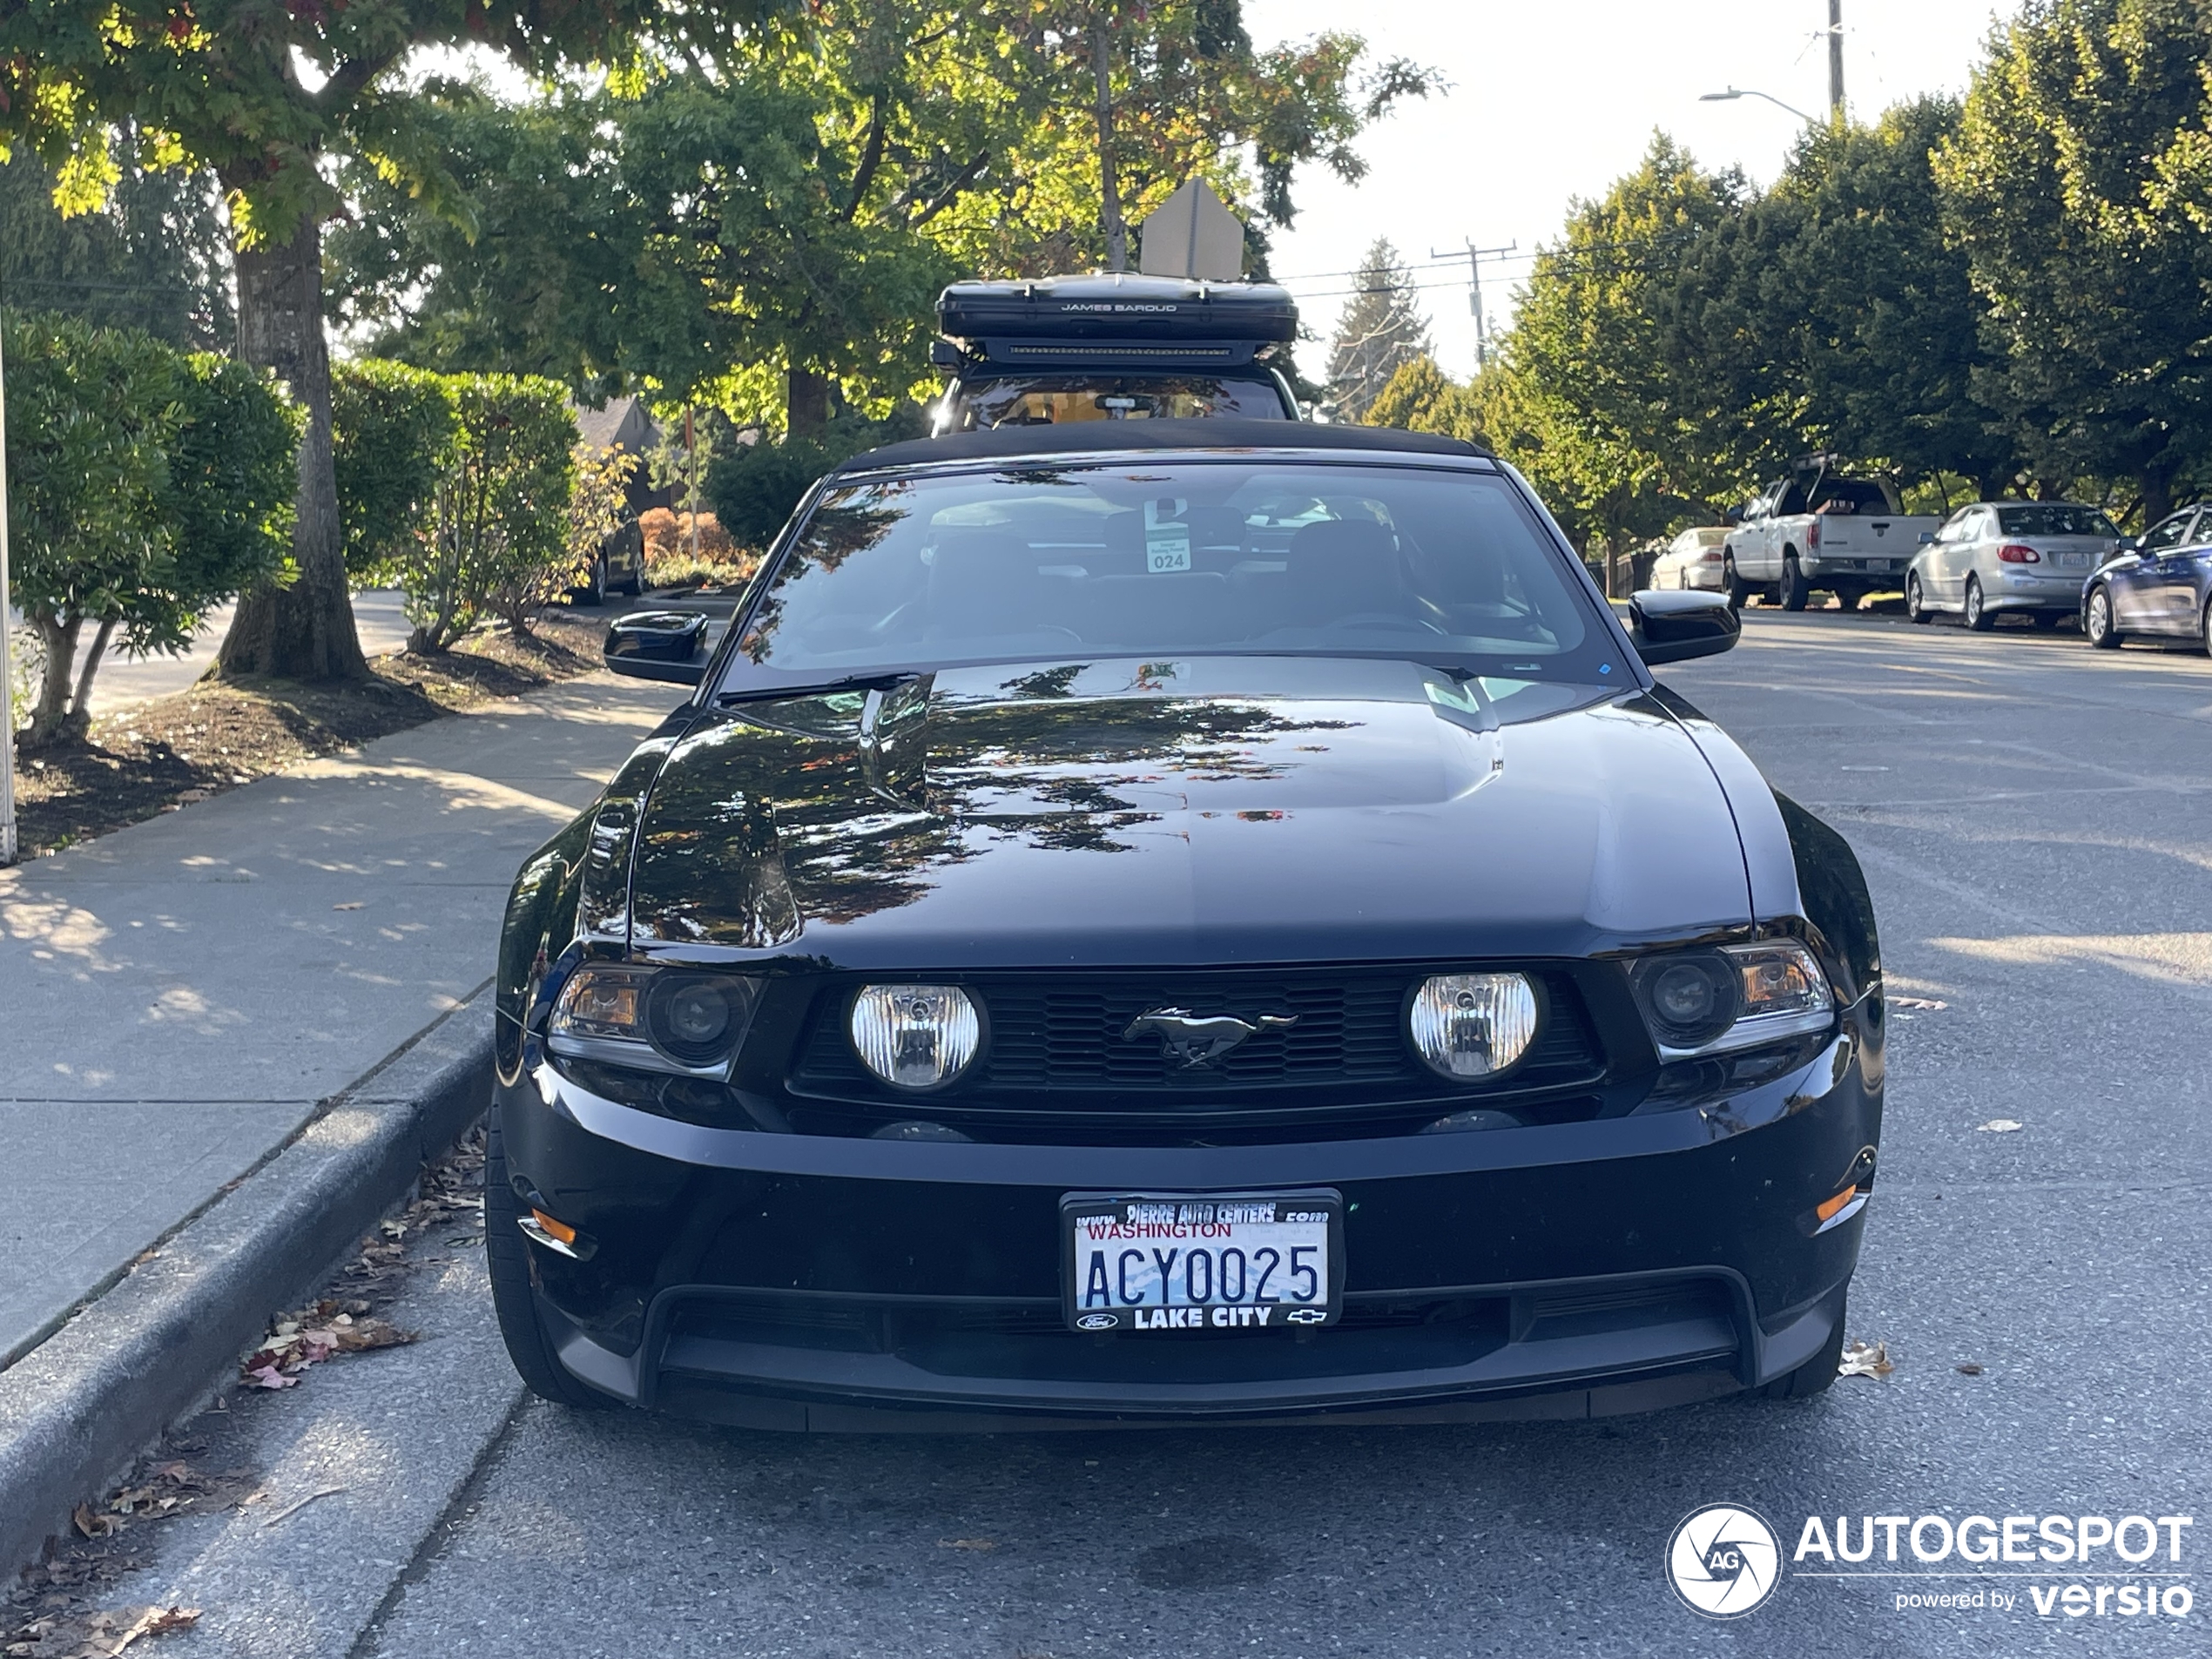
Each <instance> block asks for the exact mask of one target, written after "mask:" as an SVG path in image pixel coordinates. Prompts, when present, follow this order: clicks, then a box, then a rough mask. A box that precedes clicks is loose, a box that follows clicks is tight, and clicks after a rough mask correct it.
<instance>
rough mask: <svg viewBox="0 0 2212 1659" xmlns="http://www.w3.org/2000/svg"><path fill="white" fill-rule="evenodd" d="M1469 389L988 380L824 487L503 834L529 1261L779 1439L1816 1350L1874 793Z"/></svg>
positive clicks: (1837, 1297)
mask: <svg viewBox="0 0 2212 1659" xmlns="http://www.w3.org/2000/svg"><path fill="white" fill-rule="evenodd" d="M1736 627H1737V623H1736V619H1735V617H1733V615H1732V614H1731V613H1730V611H1729V610H1728V609H1727V604H1726V601H1725V599H1724V598H1723V597H1721V596H1719V595H1708V594H1700V593H1691V592H1683V593H1665V594H1659V593H1653V594H1645V595H1641V596H1639V597H1638V599H1637V602H1636V604H1635V605H1634V606H1633V607H1631V610H1630V613H1629V625H1628V626H1626V627H1623V626H1622V624H1621V622H1620V621H1619V620H1617V619H1616V617H1615V614H1614V612H1613V610H1611V609H1610V608H1609V607H1608V605H1607V604H1606V603H1605V602H1604V601H1603V599H1602V598H1601V597H1600V596H1599V595H1598V593H1597V592H1596V591H1595V589H1594V588H1593V587H1592V585H1591V583H1590V582H1589V580H1588V577H1587V576H1586V575H1585V574H1584V572H1583V570H1582V567H1581V564H1580V563H1579V562H1578V561H1577V559H1576V558H1575V554H1574V552H1573V550H1571V548H1570V547H1569V546H1568V543H1567V542H1566V540H1565V538H1564V537H1563V536H1561V533H1560V531H1559V529H1558V528H1557V526H1556V525H1554V523H1553V522H1552V521H1551V519H1550V518H1549V517H1548V515H1547V514H1546V513H1545V512H1544V510H1543V509H1542V507H1541V505H1540V504H1539V502H1537V501H1536V499H1535V498H1534V496H1533V495H1532V494H1531V493H1530V491H1529V489H1528V488H1527V485H1526V484H1525V483H1524V482H1522V481H1521V479H1520V478H1519V477H1518V476H1517V475H1515V474H1514V472H1513V471H1512V470H1511V469H1509V468H1507V467H1505V466H1502V465H1501V464H1500V463H1499V462H1497V461H1495V460H1494V459H1493V458H1492V457H1490V456H1489V455H1486V454H1484V453H1483V452H1481V451H1480V450H1479V449H1477V448H1474V447H1472V446H1470V445H1467V444H1465V443H1460V442H1454V441H1452V440H1448V439H1443V438H1436V437H1426V436H1418V435H1409V434H1406V433H1399V432H1385V431H1377V430H1372V429H1364V428H1357V429H1354V428H1326V427H1293V426H1291V425H1289V424H1288V423H1285V422H1279V421H1277V422H1262V421H1236V420H1233V419H1222V418H1215V419H1209V420H1204V421H1148V422H1142V423H1135V424H1123V423H1114V424H1110V425H1109V424H1105V423H1093V424H1086V425H1084V426H1081V427H1077V428H1068V429H1061V430H1055V429H1054V428H1008V429H1001V430H999V431H996V432H984V433H976V434H971V435H962V436H955V437H951V438H947V439H941V440H930V441H925V442H917V443H911V444H901V445H897V446H894V447H893V448H887V449H881V450H878V451H875V452H874V453H873V454H870V455H862V456H860V457H859V458H858V459H856V460H853V461H852V462H847V463H846V465H844V466H843V467H841V468H840V469H838V470H837V471H836V472H834V473H833V474H832V475H830V476H829V477H827V478H826V479H825V480H823V481H822V482H821V483H820V484H819V486H818V487H817V488H816V489H815V490H814V491H813V494H812V495H811V496H809V497H808V499H807V501H806V502H805V504H804V505H803V506H802V507H801V509H800V510H799V513H798V514H797V515H796V516H795V517H794V518H793V520H792V524H791V525H790V527H789V528H788V529H786V531H785V533H784V535H783V536H782V537H781V538H780V540H779V543H778V544H777V545H776V547H775V548H774V549H773V550H772V553H771V554H770V556H769V557H768V559H767V561H766V562H765V564H764V566H763V568H762V570H761V573H760V576H759V578H758V579H757V580H756V582H755V583H753V586H752V590H751V592H750V593H749V594H748V595H747V597H746V598H745V601H744V603H743V604H742V605H741V606H740V608H739V610H738V614H737V616H736V617H735V618H734V619H733V621H732V624H731V626H730V629H729V631H728V632H727V634H726V635H725V637H724V638H723V639H722V641H721V643H720V644H719V645H718V647H717V648H716V649H715V650H714V651H712V652H711V658H709V657H708V655H707V653H706V652H705V651H704V649H703V644H702V630H703V628H704V624H703V623H702V622H701V621H700V619H699V618H697V617H678V616H671V615H668V614H665V613H662V614H658V615H647V616H644V617H637V618H626V619H624V621H623V622H621V623H618V624H617V625H616V627H615V629H614V630H613V631H612V633H611V634H610V640H609V661H610V664H611V665H613V666H615V667H617V668H621V669H624V670H625V671H629V672H631V673H636V674H642V675H644V676H647V677H650V678H662V679H670V680H678V681H683V682H686V683H691V684H694V685H696V687H697V689H696V691H695V692H694V693H693V694H692V695H691V698H689V699H688V700H687V701H685V703H684V705H682V706H681V707H680V708H678V710H677V711H675V712H674V713H672V714H671V715H670V716H669V718H668V719H667V720H666V721H665V722H664V724H663V725H661V727H660V728H659V729H658V731H657V732H655V733H654V734H653V735H652V737H651V738H649V739H648V740H647V741H646V742H644V744H643V745H640V746H639V748H638V749H637V752H636V753H635V754H634V755H633V756H632V757H631V759H630V761H629V762H628V764H627V765H624V767H623V768H622V770H621V772H620V773H619V774H618V775H617V777H616V779H614V781H613V782H612V783H611V784H610V785H609V786H608V787H607V790H606V792H605V793H604V795H603V796H602V797H601V798H600V799H599V800H598V801H597V803H596V804H595V805H594V806H592V807H591V808H590V810H588V811H587V812H586V813H584V814H583V816H582V817H580V818H578V819H577V820H576V821H575V822H574V823H573V824H571V825H570V826H569V827H568V828H567V829H565V830H563V832H562V833H560V834H559V835H557V836H556V837H555V838H554V839H553V840H551V841H550V842H549V843H548V844H547V845H546V846H545V847H544V848H543V850H542V851H540V852H539V853H537V854H536V856H534V857H533V858H532V859H531V860H529V864H528V865H527V866H526V867H524V869H523V873H522V876H521V878H520V880H518V881H517V883H516V887H515V892H514V896H513V899H512V901H511V903H510V905H509V910H508V914H507V920H506V925H505V932H504V936H503V938H502V942H501V948H500V961H499V971H498V988H497V995H498V1022H497V1023H498V1036H497V1063H498V1085H497V1099H496V1109H495V1112H494V1115H493V1118H492V1124H493V1127H492V1130H491V1142H490V1149H491V1150H490V1159H489V1171H488V1184H487V1212H488V1217H489V1240H490V1246H491V1248H490V1261H491V1268H492V1277H493V1287H494V1292H495V1297H496V1302H497V1305H498V1312H499V1318H500V1322H501V1325H502V1329H503V1331H504V1332H505V1334H506V1339H507V1342H508V1345H509V1351H510V1352H511V1353H512V1355H513V1357H514V1359H515V1363H516V1366H518V1367H519V1369H520V1370H521V1372H522V1374H523V1377H524V1379H526V1380H527V1381H528V1383H529V1386H531V1387H532V1388H533V1389H535V1390H536V1392H537V1393H540V1394H543V1395H545V1396H548V1397H550V1398H551V1399H557V1400H564V1401H568V1402H570V1403H571V1404H574V1405H578V1406H583V1405H599V1404H606V1403H610V1402H625V1403H630V1404H634V1405H639V1406H649V1407H658V1408H661V1409H664V1410H671V1411H677V1412H681V1413H686V1414H690V1415H694V1416H698V1417H704V1418H708V1419H712V1420H720V1421H723V1422H729V1423H737V1424H745V1425H753V1426H769V1427H784V1428H867V1427H898V1426H926V1427H941V1428H977V1427H986V1426H1007V1425H1008V1424H1010V1423H1012V1424H1019V1423H1028V1424H1033V1425H1037V1426H1052V1425H1055V1424H1059V1425H1064V1424H1070V1423H1096V1422H1098V1421H1101V1420H1116V1421H1121V1422H1124V1423H1168V1422H1189V1421H1192V1420H1212V1421H1247V1422H1257V1421H1285V1420H1304V1419H1307V1418H1310V1417H1313V1416H1316V1415H1332V1416H1339V1417H1347V1418H1363V1419H1365V1420H1370V1421H1379V1420H1386V1421H1396V1422H1412V1421H1434V1420H1467V1419H1471V1418H1484V1417H1527V1416H1584V1415H1589V1414H1595V1413H1613V1412H1622V1411H1632V1410H1640V1409H1643V1408H1646V1407H1649V1406H1660V1405H1664V1404H1668V1403H1670V1402H1676V1401H1684V1400H1691V1399H1702V1398H1705V1397H1708V1396H1710V1395H1715V1394H1720V1393H1730V1392H1732V1391H1737V1390H1743V1389H1757V1390H1762V1391H1764V1392H1765V1393H1769V1394H1771V1395H1777V1396H1788V1395H1801V1394H1810V1393H1815V1392H1817V1391H1818V1390H1820V1389H1822V1388H1824V1387H1825V1386H1827V1385H1828V1383H1829V1382H1830V1381H1831V1379H1833V1377H1834V1376H1835V1374H1836V1366H1837V1355H1838V1347H1839V1345H1840V1344H1841V1341H1842V1338H1843V1330H1844V1295H1845V1291H1846V1288H1847V1286H1848V1284H1849V1281H1850V1278H1851V1271H1852V1267H1853V1265H1854V1263H1855V1261H1856V1258H1857V1257H1858V1244H1859V1235H1860V1230H1861V1227H1862V1225H1863V1224H1864V1217H1865V1205H1866V1204H1867V1200H1868V1195H1869V1191H1870V1190H1871V1185H1872V1183H1873V1180H1874V1174H1875V1147H1876V1142H1877V1138H1878V1130H1879V1127H1880V1119H1881V1100H1882V1052H1883V1048H1882V1036H1883V1024H1882V997H1881V983H1880V968H1879V962H1878V952H1877V948H1876V943H1875V932H1874V921H1873V917H1872V914H1871V909H1870V907H1869V905H1868V901H1867V894H1866V888H1865V882H1864V880H1862V878H1861V876H1860V873H1859V870H1858V865H1857V863H1856V862H1855V861H1854V860H1853V859H1852V857H1851V853H1850V851H1849V849H1848V848H1847V847H1846V846H1844V842H1843V841H1842V840H1841V839H1840V838H1839V837H1838V835H1837V834H1836V833H1834V832H1833V831H1831V830H1830V829H1829V828H1827V827H1826V826H1824V825H1823V824H1821V823H1820V822H1819V821H1818V820H1817V819H1814V818H1812V817H1811V815H1809V814H1808V813H1805V812H1804V811H1803V810H1802V809H1800V808H1799V807H1798V806H1796V805H1795V804H1794V803H1792V802H1791V801H1790V800H1788V799H1784V798H1782V797H1780V796H1777V794H1776V793H1775V792H1773V791H1772V790H1771V789H1770V787H1769V786H1767V784H1766V783H1765V782H1764V780H1762V779H1761V778H1760V776H1759V774H1758V773H1757V771H1755V770H1754V769H1753V767H1752V766H1751V765H1750V762H1749V761H1748V760H1747V759H1745V758H1744V756H1743V753H1742V752H1741V751H1739V750H1738V749H1737V746H1736V745H1734V744H1733V743H1732V742H1730V739H1729V738H1727V737H1726V736H1725V735H1724V734H1723V732H1720V731H1719V730H1718V729H1717V728H1716V727H1715V726H1714V725H1712V724H1711V723H1710V721H1708V720H1706V719H1705V718H1703V717H1701V716H1700V715H1699V714H1698V713H1697V711H1696V710H1695V709H1693V708H1692V707H1690V706H1689V705H1688V704H1686V703H1684V702H1683V700H1682V699H1681V698H1677V697H1676V696H1674V695H1672V694H1671V693H1669V692H1668V691H1665V690H1664V689H1662V688H1661V687H1660V686H1658V685H1655V684H1654V683H1653V680H1652V678H1651V676H1650V674H1649V665H1650V664H1657V663H1664V662H1669V661H1673V660H1676V659H1679V658H1685V657H1692V656H1702V655H1705V654H1708V653H1710V652H1712V651H1720V650H1724V649H1726V648H1727V647H1728V646H1729V645H1730V644H1733V643H1734V641H1735V638H1736V632H1735V631H1736Z"/></svg>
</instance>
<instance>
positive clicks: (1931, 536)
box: [1920, 530, 1936, 547]
mask: <svg viewBox="0 0 2212 1659" xmlns="http://www.w3.org/2000/svg"><path fill="white" fill-rule="evenodd" d="M1935 536H1936V533H1935V532H1934V531H1933V530H1922V531H1921V532H1920V545H1921V546H1922V547H1926V546H1927V545H1929V544H1930V543H1932V542H1933V541H1934V540H1935Z"/></svg>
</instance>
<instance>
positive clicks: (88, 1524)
mask: <svg viewBox="0 0 2212 1659" xmlns="http://www.w3.org/2000/svg"><path fill="white" fill-rule="evenodd" d="M70 1519H71V1521H74V1522H76V1523H77V1530H78V1531H79V1532H81V1533H83V1534H84V1535H85V1536H86V1537H87V1538H105V1537H106V1536H107V1535H108V1534H110V1533H111V1532H113V1531H114V1530H115V1529H116V1527H117V1525H118V1522H117V1521H116V1519H115V1517H114V1516H112V1515H104V1514H100V1513H99V1511H98V1510H97V1509H95V1508H93V1507H92V1506H91V1504H89V1503H80V1504H78V1506H77V1512H76V1513H75V1514H72V1515H71V1517H70Z"/></svg>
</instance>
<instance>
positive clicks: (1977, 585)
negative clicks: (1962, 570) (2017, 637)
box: [1966, 576, 1997, 634]
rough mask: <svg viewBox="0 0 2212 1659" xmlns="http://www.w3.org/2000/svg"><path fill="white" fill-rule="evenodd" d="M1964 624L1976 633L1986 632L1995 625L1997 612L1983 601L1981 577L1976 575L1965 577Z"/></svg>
mask: <svg viewBox="0 0 2212 1659" xmlns="http://www.w3.org/2000/svg"><path fill="white" fill-rule="evenodd" d="M1996 625H1997V613H1996V612H1995V611H1993V610H1990V609H1989V607H1988V605H1987V604H1985V603H1984V602H1983V599H1982V597H1981V578H1980V577H1978V576H1970V577H1967V578H1966V627H1967V629H1968V631H1971V632H1973V633H1977V634H1986V633H1987V632H1988V631H1990V630H1991V629H1992V628H1994V627H1995V626H1996Z"/></svg>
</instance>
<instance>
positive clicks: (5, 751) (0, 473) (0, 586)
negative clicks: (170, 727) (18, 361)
mask: <svg viewBox="0 0 2212 1659" xmlns="http://www.w3.org/2000/svg"><path fill="white" fill-rule="evenodd" d="M14 617H15V612H14V611H13V610H10V608H9V599H8V365H7V362H6V361H5V358H4V354H0V866H5V865H10V864H13V863H14V862H15V861H16V857H17V842H16V705H15V691H16V681H15V672H16V665H15V663H14V660H13V659H12V658H10V656H9V654H8V651H9V647H10V644H12V643H13V642H12V639H11V637H10V636H12V635H13V634H14V632H15V621H14Z"/></svg>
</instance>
